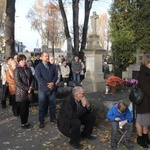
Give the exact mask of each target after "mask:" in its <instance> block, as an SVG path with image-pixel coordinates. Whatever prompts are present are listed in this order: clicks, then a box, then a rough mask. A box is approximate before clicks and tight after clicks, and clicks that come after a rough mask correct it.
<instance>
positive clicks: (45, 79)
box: [35, 63, 58, 92]
mask: <svg viewBox="0 0 150 150" xmlns="http://www.w3.org/2000/svg"><path fill="white" fill-rule="evenodd" d="M48 67H49V69H47V68H46V67H45V66H44V64H43V63H39V64H38V65H37V66H36V67H35V77H36V79H37V81H38V90H39V91H42V92H48V91H50V89H49V88H48V87H47V83H49V82H53V83H54V84H55V82H56V81H57V79H58V72H57V68H56V66H55V65H53V64H50V63H48Z"/></svg>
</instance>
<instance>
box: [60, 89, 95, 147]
mask: <svg viewBox="0 0 150 150" xmlns="http://www.w3.org/2000/svg"><path fill="white" fill-rule="evenodd" d="M84 93H85V91H84V90H83V88H82V87H80V86H76V87H74V88H73V90H72V93H71V94H70V95H69V96H68V97H67V98H66V100H65V102H64V103H63V104H62V106H61V109H60V112H59V115H58V129H59V130H60V132H61V133H62V134H64V135H65V136H67V137H69V138H70V141H69V144H70V145H71V146H73V147H74V148H78V149H79V148H82V147H81V145H80V139H81V138H86V139H90V140H93V139H95V137H94V136H92V135H91V133H92V131H93V126H94V122H95V119H96V117H95V115H94V114H93V113H92V112H91V108H90V104H89V102H88V101H87V99H86V98H85V95H84ZM81 125H83V126H84V129H83V131H82V132H80V127H81Z"/></svg>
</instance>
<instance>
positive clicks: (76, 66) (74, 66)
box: [71, 61, 82, 72]
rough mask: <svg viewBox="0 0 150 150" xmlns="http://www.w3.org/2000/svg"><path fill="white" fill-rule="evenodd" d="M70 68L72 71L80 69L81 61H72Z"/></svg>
mask: <svg viewBox="0 0 150 150" xmlns="http://www.w3.org/2000/svg"><path fill="white" fill-rule="evenodd" d="M71 69H72V72H76V71H79V72H80V71H81V70H82V66H81V63H80V62H75V61H73V62H72V65H71Z"/></svg>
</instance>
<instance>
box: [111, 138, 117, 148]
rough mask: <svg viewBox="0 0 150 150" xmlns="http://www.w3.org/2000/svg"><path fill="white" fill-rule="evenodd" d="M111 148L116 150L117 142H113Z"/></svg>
mask: <svg viewBox="0 0 150 150" xmlns="http://www.w3.org/2000/svg"><path fill="white" fill-rule="evenodd" d="M111 148H113V149H116V148H117V141H116V140H111Z"/></svg>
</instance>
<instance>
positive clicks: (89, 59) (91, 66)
mask: <svg viewBox="0 0 150 150" xmlns="http://www.w3.org/2000/svg"><path fill="white" fill-rule="evenodd" d="M86 62H87V66H86V67H87V68H86V69H87V71H94V57H87V59H86Z"/></svg>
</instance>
